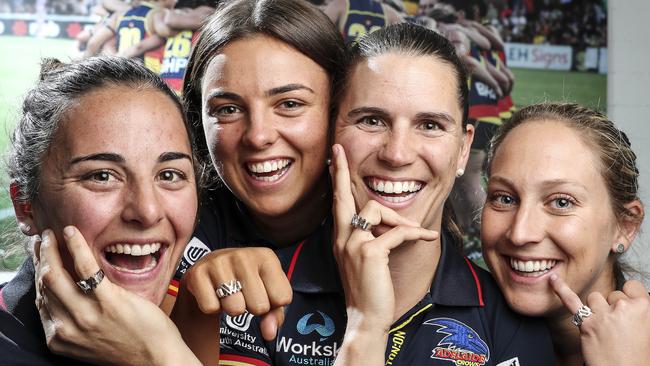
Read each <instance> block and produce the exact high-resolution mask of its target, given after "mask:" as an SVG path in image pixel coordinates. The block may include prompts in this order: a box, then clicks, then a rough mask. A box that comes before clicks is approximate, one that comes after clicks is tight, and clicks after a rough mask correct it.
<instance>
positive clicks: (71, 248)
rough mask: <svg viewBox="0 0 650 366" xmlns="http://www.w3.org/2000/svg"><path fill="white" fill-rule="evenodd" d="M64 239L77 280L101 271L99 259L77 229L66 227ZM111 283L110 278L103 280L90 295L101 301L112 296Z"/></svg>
mask: <svg viewBox="0 0 650 366" xmlns="http://www.w3.org/2000/svg"><path fill="white" fill-rule="evenodd" d="M63 239H64V240H65V244H66V247H67V249H68V252H69V253H70V257H71V258H72V261H73V263H74V268H75V272H76V273H75V275H76V276H75V277H76V278H78V279H80V280H85V279H88V278H89V277H91V276H93V275H94V274H95V273H97V271H99V269H100V267H99V264H98V263H97V259H95V256H94V255H93V253H92V251H91V250H90V246H89V245H88V243H87V242H86V239H85V238H84V236H83V234H81V232H80V231H79V230H78V229H77V228H76V227H74V226H66V227H65V228H64V229H63ZM109 282H110V281H109V280H108V278H104V279H102V280H101V281H100V282H99V284H98V285H97V287H95V288H94V289H93V290H91V292H90V293H92V294H93V295H95V296H97V298H98V299H100V300H101V299H102V298H103V297H104V296H112V294H111V291H109V289H108V287H109V286H110V285H109ZM90 293H88V294H85V295H89V294H90Z"/></svg>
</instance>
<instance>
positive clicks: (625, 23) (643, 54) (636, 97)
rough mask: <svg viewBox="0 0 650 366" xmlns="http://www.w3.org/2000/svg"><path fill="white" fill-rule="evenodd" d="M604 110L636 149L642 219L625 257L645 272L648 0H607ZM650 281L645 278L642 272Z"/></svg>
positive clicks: (649, 199) (648, 247)
mask: <svg viewBox="0 0 650 366" xmlns="http://www.w3.org/2000/svg"><path fill="white" fill-rule="evenodd" d="M608 6H609V9H608V14H607V16H608V18H609V29H608V32H609V34H608V47H609V55H608V57H609V60H608V64H609V73H608V75H607V77H608V79H607V94H608V95H607V112H608V115H609V117H610V118H611V119H612V120H613V121H614V122H616V123H617V124H618V125H619V127H620V128H621V129H622V130H624V131H625V132H626V133H627V135H628V136H629V138H630V141H631V142H632V148H633V149H634V151H635V152H636V154H637V157H638V160H637V164H638V167H639V172H640V178H641V179H640V182H639V186H640V188H641V189H640V190H641V199H642V200H643V201H644V202H645V204H646V216H647V217H646V220H645V224H644V225H643V229H642V232H641V235H640V236H639V237H638V238H637V240H636V242H635V244H634V246H633V247H632V251H631V252H630V253H629V254H628V255H627V256H626V258H627V260H628V261H629V262H630V263H632V264H634V265H635V266H636V267H638V268H640V269H642V270H645V271H648V272H650V39H649V36H650V29H649V28H648V27H647V25H645V24H647V23H646V22H648V20H649V17H650V1H648V0H609V3H608ZM645 282H646V285H650V278H647V277H646V278H645Z"/></svg>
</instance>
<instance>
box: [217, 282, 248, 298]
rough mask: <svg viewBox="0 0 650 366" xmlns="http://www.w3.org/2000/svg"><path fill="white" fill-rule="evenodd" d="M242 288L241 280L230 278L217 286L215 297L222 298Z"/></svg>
mask: <svg viewBox="0 0 650 366" xmlns="http://www.w3.org/2000/svg"><path fill="white" fill-rule="evenodd" d="M241 290H242V285H241V282H239V281H237V280H230V281H228V282H224V283H222V284H221V285H219V287H217V298H219V299H223V298H224V297H228V296H230V295H234V294H236V293H238V292H240V291H241Z"/></svg>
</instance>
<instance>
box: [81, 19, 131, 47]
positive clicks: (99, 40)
mask: <svg viewBox="0 0 650 366" xmlns="http://www.w3.org/2000/svg"><path fill="white" fill-rule="evenodd" d="M121 15H122V13H118V12H115V13H113V15H111V17H110V18H108V19H107V20H106V23H104V24H103V25H102V26H100V27H99V28H98V29H97V31H96V32H94V33H93V35H92V37H90V39H89V40H88V45H87V46H86V52H84V57H90V56H95V55H96V54H98V53H99V52H100V51H101V50H102V48H103V47H104V45H105V44H106V43H108V41H110V40H111V39H112V38H115V30H116V25H117V19H119V17H120V16H121Z"/></svg>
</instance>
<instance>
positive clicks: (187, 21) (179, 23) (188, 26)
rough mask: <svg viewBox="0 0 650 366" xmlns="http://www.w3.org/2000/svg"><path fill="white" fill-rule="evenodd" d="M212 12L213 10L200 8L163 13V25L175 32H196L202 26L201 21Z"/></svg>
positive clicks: (206, 7)
mask: <svg viewBox="0 0 650 366" xmlns="http://www.w3.org/2000/svg"><path fill="white" fill-rule="evenodd" d="M213 12H214V8H212V7H209V6H200V7H198V8H196V9H191V10H183V9H176V10H171V11H168V12H166V13H165V17H164V22H165V24H166V25H167V26H168V27H170V28H173V29H176V30H196V29H199V28H200V27H201V26H202V25H203V21H204V20H205V18H207V17H208V16H209V15H210V14H212V13H213Z"/></svg>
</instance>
